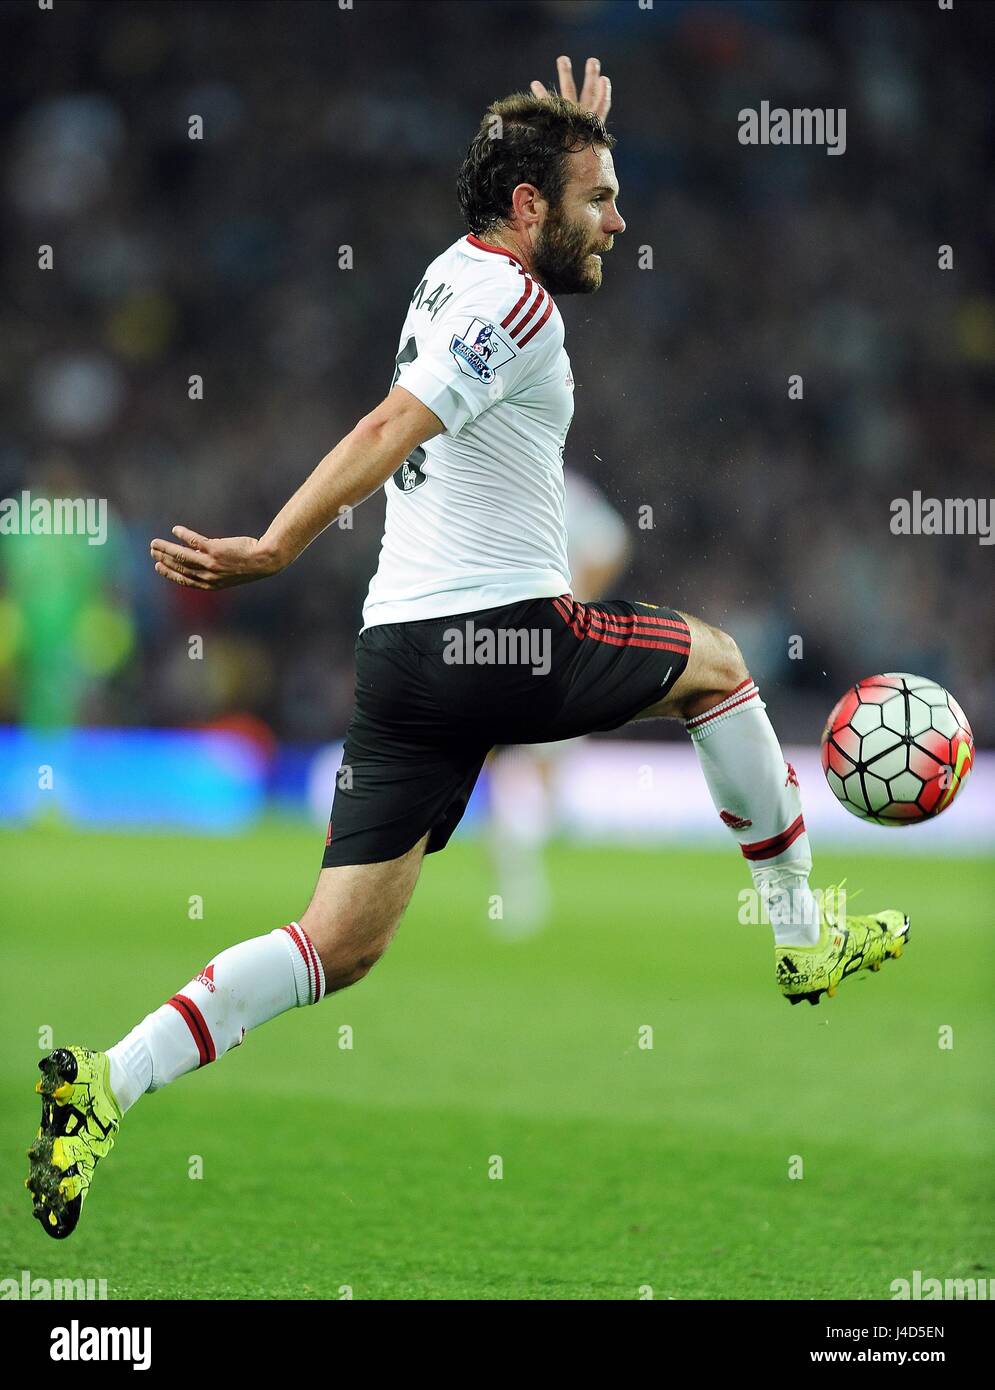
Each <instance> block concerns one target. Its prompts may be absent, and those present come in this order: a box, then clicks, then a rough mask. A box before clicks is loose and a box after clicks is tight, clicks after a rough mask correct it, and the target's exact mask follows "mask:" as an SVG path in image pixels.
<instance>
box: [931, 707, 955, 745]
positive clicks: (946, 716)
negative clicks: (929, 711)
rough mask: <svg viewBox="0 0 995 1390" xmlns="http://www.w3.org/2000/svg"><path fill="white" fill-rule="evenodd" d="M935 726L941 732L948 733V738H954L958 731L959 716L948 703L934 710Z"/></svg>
mask: <svg viewBox="0 0 995 1390" xmlns="http://www.w3.org/2000/svg"><path fill="white" fill-rule="evenodd" d="M933 728H934V729H936V730H937V731H938V732H939V733H941V734H946V736H947V738H953V736H954V734H955V733H956V732H957V716H956V715H955V714H954V712H953V710H952V709H948V707H947V706H946V705H944V706H943V708H942V709H934V710H933Z"/></svg>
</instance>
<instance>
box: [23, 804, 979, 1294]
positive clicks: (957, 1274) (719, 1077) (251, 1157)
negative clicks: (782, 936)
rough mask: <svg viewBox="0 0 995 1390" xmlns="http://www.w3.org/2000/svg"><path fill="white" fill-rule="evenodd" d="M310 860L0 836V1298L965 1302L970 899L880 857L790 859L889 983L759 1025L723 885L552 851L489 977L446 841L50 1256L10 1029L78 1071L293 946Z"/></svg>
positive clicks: (287, 828) (723, 872) (127, 1138)
mask: <svg viewBox="0 0 995 1390" xmlns="http://www.w3.org/2000/svg"><path fill="white" fill-rule="evenodd" d="M902 833H905V832H902ZM908 833H910V834H914V833H915V831H914V830H913V831H910V832H908ZM881 838H882V840H884V839H885V838H886V837H885V836H884V835H883V834H882V837H881ZM319 841H320V835H317V836H316V834H315V832H314V831H313V830H312V829H309V828H302V827H300V826H292V825H281V824H273V823H271V824H267V825H264V826H263V827H261V828H260V829H259V830H257V831H254V832H252V833H251V834H247V835H245V836H242V837H240V838H236V839H203V838H201V839H193V838H189V837H184V836H128V837H124V836H121V837H116V836H110V835H96V834H93V835H83V834H73V833H70V832H68V831H64V830H37V831H32V832H28V833H17V834H14V833H10V832H8V833H5V834H3V835H0V860H2V861H3V863H4V866H5V867H4V871H3V916H4V928H5V929H4V944H3V953H4V962H3V996H4V1009H3V1011H2V1012H3V1019H2V1027H3V1034H2V1044H3V1046H2V1051H0V1088H2V1089H0V1094H2V1101H3V1105H2V1123H0V1146H2V1152H0V1165H2V1175H3V1182H2V1190H0V1234H2V1242H0V1250H2V1252H3V1254H2V1265H0V1277H3V1278H8V1277H11V1276H13V1277H15V1278H18V1279H20V1278H21V1271H22V1270H25V1269H27V1270H30V1271H31V1275H32V1277H38V1276H43V1277H47V1278H50V1279H55V1278H97V1279H101V1278H103V1279H106V1280H107V1284H108V1294H109V1297H111V1298H198V1299H210V1298H235V1299H238V1298H315V1299H318V1298H339V1297H342V1296H344V1290H346V1289H350V1290H351V1291H352V1296H353V1297H355V1298H389V1299H408V1298H418V1299H443V1298H451V1299H493V1298H497V1299H513V1298H528V1299H550V1298H551V1299H578V1298H580V1299H635V1298H638V1297H640V1296H641V1291H643V1292H642V1296H646V1294H645V1290H646V1288H647V1286H648V1288H649V1289H651V1290H652V1296H653V1297H654V1298H658V1299H668V1298H672V1299H687V1298H705V1299H732V1298H758V1299H827V1298H866V1299H882V1298H885V1299H886V1298H888V1297H889V1296H890V1293H889V1285H890V1283H891V1281H892V1280H893V1279H897V1278H911V1277H912V1271H913V1270H914V1269H920V1270H922V1271H923V1273H924V1277H939V1278H947V1277H949V1278H964V1277H971V1276H974V1277H982V1276H984V1277H995V1269H993V1267H992V1259H991V1241H990V1232H991V1196H992V1194H991V1187H990V1183H989V1181H988V1178H987V1176H986V1174H987V1173H988V1172H989V1171H990V1160H991V1140H990V1133H989V1131H988V1127H987V1124H986V1120H985V1116H986V1115H988V1114H989V1113H990V1110H991V1100H992V1096H991V1057H992V1055H993V1050H992V1041H993V1040H992V1019H991V1008H990V1003H991V979H992V972H991V966H992V945H993V933H992V921H991V903H992V902H993V901H995V891H993V890H995V866H993V865H992V863H991V862H987V863H986V862H984V861H982V860H964V859H946V860H941V859H926V858H914V857H905V856H902V857H890V856H887V855H882V856H881V857H869V856H851V857H850V858H849V860H848V861H844V860H843V859H842V858H841V857H840V856H829V855H823V856H821V857H820V859H819V861H818V863H817V877H816V879H815V881H816V882H817V883H828V882H832V881H834V880H836V879H838V878H841V877H843V875H844V874H848V875H849V884H848V887H849V889H850V890H851V892H852V891H853V890H854V889H855V888H856V887H857V886H858V885H863V886H864V892H863V894H862V896H861V897H860V898H859V899H858V900H857V902H856V903H854V904H853V907H852V910H854V911H870V910H872V909H874V908H876V907H878V906H888V905H895V906H905V905H907V907H908V910H909V911H910V912H911V914H912V933H911V942H910V946H909V949H908V950H907V952H906V953H905V955H904V957H903V958H902V959H901V960H900V961H897V962H893V963H892V962H889V963H888V964H886V965H885V967H884V969H883V970H882V971H881V973H880V974H879V975H876V976H871V975H864V976H862V977H860V978H859V979H857V980H854V981H851V982H850V983H848V984H846V985H844V986H843V988H842V989H841V991H840V994H839V996H838V997H837V998H836V999H834V1000H831V1001H829V1000H823V1001H822V1003H821V1004H820V1006H819V1007H818V1008H814V1009H813V1008H810V1007H809V1006H808V1005H807V1004H800V1005H798V1006H797V1007H796V1008H790V1007H789V1006H788V1005H787V1004H786V1003H785V1002H784V1001H783V1000H782V999H781V998H780V996H779V994H778V993H777V991H776V989H775V987H774V981H773V970H772V951H771V947H770V941H769V931H768V929H767V928H765V927H757V926H752V927H747V926H741V925H739V923H738V922H737V907H738V903H737V894H738V891H739V890H740V888H742V887H744V886H745V885H746V884H748V882H749V880H748V877H747V875H746V871H745V869H744V866H743V864H742V863H741V862H738V861H737V858H736V856H735V855H734V854H733V853H732V852H728V853H718V852H715V853H713V852H711V851H707V852H706V851H700V852H698V851H694V850H680V851H675V850H667V851H661V852H659V853H652V852H643V851H635V850H631V851H630V850H623V849H619V848H615V847H612V848H608V847H584V848H582V847H576V846H573V847H568V846H563V845H556V846H554V847H553V848H552V849H551V850H550V854H549V862H550V867H551V871H552V874H553V876H554V881H555V886H556V910H555V915H554V917H553V919H552V921H551V924H550V925H549V927H548V928H547V929H546V930H545V931H544V932H542V933H541V934H539V935H537V936H534V937H532V938H530V939H528V940H525V941H520V942H515V943H509V942H506V941H503V940H501V939H499V938H497V937H495V935H494V934H493V932H492V931H491V929H490V927H489V923H488V908H489V900H490V895H491V894H492V893H493V892H495V891H496V888H495V884H494V881H493V875H492V873H491V871H490V869H489V867H488V861H487V859H486V857H485V854H484V852H483V849H482V847H481V846H480V845H478V844H477V843H475V842H474V841H471V840H469V839H466V840H463V841H460V840H457V841H456V842H454V844H453V845H451V846H450V847H449V849H448V850H446V852H445V853H443V854H441V855H434V856H432V857H431V858H430V859H429V860H428V861H427V862H426V866H425V869H424V872H423V875H422V880H421V883H420V885H419V887H418V890H417V892H416V894H415V898H414V901H413V903H412V906H411V908H410V909H409V911H408V914H407V916H406V918H405V920H404V922H403V924H402V926H401V929H400V932H399V934H398V937H397V939H396V940H395V942H394V944H393V946H392V947H391V949H390V950H389V951H388V953H387V955H386V956H385V958H384V959H383V961H381V963H380V964H379V965H378V966H377V967H376V969H375V970H374V971H373V972H372V974H371V975H370V976H369V977H368V978H367V979H366V980H364V981H363V982H362V983H361V984H359V985H357V986H355V987H353V988H352V989H350V990H347V991H345V992H343V993H341V994H338V995H336V996H333V997H332V998H331V999H329V1000H326V1001H325V1002H323V1003H322V1004H321V1005H320V1006H319V1007H318V1008H317V1009H301V1010H297V1011H295V1012H294V1013H292V1014H290V1015H287V1016H285V1017H283V1018H281V1019H278V1020H276V1021H275V1022H274V1023H272V1024H270V1025H268V1026H267V1027H265V1028H262V1029H260V1030H258V1031H256V1032H254V1033H252V1034H251V1035H250V1036H249V1038H248V1039H247V1040H246V1043H245V1045H244V1046H243V1047H241V1048H239V1049H237V1050H236V1051H235V1052H233V1053H231V1054H229V1055H228V1056H227V1057H226V1058H224V1059H223V1060H222V1061H221V1062H220V1063H219V1064H217V1065H215V1066H212V1067H209V1068H207V1069H206V1070H205V1071H203V1072H201V1073H200V1074H197V1075H193V1076H189V1077H185V1078H184V1079H183V1080H181V1081H180V1082H178V1083H177V1084H176V1085H175V1086H173V1087H170V1088H169V1089H167V1090H166V1091H163V1092H160V1093H158V1094H155V1095H152V1096H147V1097H145V1098H143V1099H142V1100H141V1101H140V1102H139V1103H138V1105H137V1106H136V1107H135V1109H134V1110H132V1111H131V1112H130V1113H129V1115H128V1116H127V1117H126V1119H125V1122H124V1124H123V1126H122V1131H121V1134H120V1137H119V1139H118V1143H117V1146H116V1148H115V1150H114V1152H113V1154H111V1156H110V1157H109V1158H108V1159H107V1160H106V1161H105V1162H104V1163H103V1164H102V1165H101V1167H100V1169H99V1170H98V1173H97V1180H96V1183H95V1186H94V1189H93V1192H92V1194H91V1196H90V1198H89V1199H88V1201H87V1203H86V1206H85V1208H84V1213H83V1220H82V1223H81V1225H80V1229H79V1231H78V1232H77V1233H76V1235H74V1236H73V1237H72V1238H71V1239H70V1240H69V1241H67V1242H65V1243H63V1244H57V1243H56V1242H54V1241H50V1240H48V1239H47V1238H46V1237H45V1235H44V1233H43V1232H42V1231H41V1229H40V1227H39V1226H38V1225H37V1223H35V1222H34V1221H32V1220H31V1218H30V1214H29V1213H30V1200H29V1198H28V1195H27V1192H26V1191H25V1189H24V1188H23V1186H22V1183H23V1179H24V1176H25V1174H26V1171H27V1160H26V1157H25V1150H26V1148H27V1146H28V1143H29V1142H30V1139H31V1137H32V1135H33V1133H34V1129H35V1126H36V1124H37V1116H38V1102H37V1098H36V1097H35V1096H34V1094H33V1092H32V1088H33V1084H34V1079H35V1063H36V1060H37V1057H38V1056H39V1055H40V1049H39V1042H38V1039H39V1030H40V1029H42V1028H43V1027H45V1026H46V1025H47V1026H50V1027H51V1028H52V1029H53V1032H54V1037H55V1042H56V1043H59V1042H83V1043H85V1044H87V1045H89V1046H94V1047H101V1048H102V1047H107V1046H109V1045H110V1044H111V1043H112V1042H114V1041H116V1040H117V1039H118V1038H119V1037H120V1036H121V1035H122V1034H123V1033H124V1032H126V1031H127V1029H128V1028H129V1027H130V1026H131V1025H132V1024H133V1023H134V1022H136V1021H137V1020H138V1019H139V1018H140V1017H142V1016H143V1015H144V1014H145V1013H147V1012H148V1011H149V1010H150V1009H152V1008H153V1007H155V1006H156V1005H158V1004H159V1003H161V1002H162V1001H163V1000H164V999H165V998H167V997H168V996H169V995H170V994H172V993H173V992H174V991H175V990H176V989H178V988H180V987H181V986H182V985H183V984H184V983H185V982H186V981H187V980H189V979H190V978H191V977H192V976H193V975H194V974H196V973H197V971H198V970H199V969H200V968H201V967H202V966H203V965H204V964H205V963H206V962H207V961H208V960H209V959H210V958H211V956H212V955H213V954H215V953H216V952H217V951H218V950H220V949H221V948H222V947H224V946H226V945H229V944H231V943H233V942H235V941H238V940H240V939H242V938H244V937H247V936H253V935H258V934H259V933H261V932H263V931H268V930H270V929H272V928H273V927H274V926H278V925H280V924H281V923H282V922H285V921H287V920H288V919H289V918H291V917H294V916H297V915H299V914H300V913H301V912H302V911H303V908H304V907H305V905H306V902H307V898H308V895H309V892H310V888H311V885H312V882H313V879H314V876H315V874H316V871H317V861H318V859H319V857H320V849H321V845H320V843H319ZM193 894H199V895H201V896H202V897H203V900H204V916H203V920H193V921H191V920H190V918H189V917H188V899H189V898H190V896H191V895H193ZM342 1025H348V1027H349V1028H351V1030H352V1036H353V1047H352V1049H351V1050H346V1049H343V1048H342V1047H340V1045H339V1043H340V1032H339V1030H340V1028H341V1026H342ZM645 1025H649V1026H650V1027H652V1029H653V1044H654V1045H653V1047H652V1049H651V1050H650V1049H645V1048H641V1047H640V1046H639V1036H640V1032H639V1030H640V1028H642V1027H644V1026H645ZM944 1026H948V1027H949V1028H951V1029H952V1030H953V1047H952V1048H950V1049H944V1048H941V1047H940V1046H939V1038H940V1029H941V1028H942V1027H944ZM795 1155H797V1156H800V1158H801V1159H802V1162H803V1173H804V1176H803V1177H801V1178H800V1179H799V1178H794V1179H792V1178H790V1177H789V1165H790V1164H791V1162H792V1157H793V1156H795ZM194 1156H199V1158H200V1160H201V1161H202V1165H203V1176H202V1177H200V1178H196V1177H191V1176H190V1172H191V1164H192V1162H193V1161H194ZM495 1156H497V1157H499V1158H500V1160H501V1163H502V1165H503V1176H502V1177H500V1178H495V1177H492V1176H490V1175H489V1174H490V1173H491V1172H492V1171H493V1170H494V1168H495V1166H496V1165H495Z"/></svg>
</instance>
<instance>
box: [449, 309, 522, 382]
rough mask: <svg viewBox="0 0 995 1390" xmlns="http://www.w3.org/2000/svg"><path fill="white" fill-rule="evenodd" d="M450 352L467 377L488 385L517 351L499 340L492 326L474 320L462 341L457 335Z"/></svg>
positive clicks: (454, 337)
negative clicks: (498, 370) (499, 368)
mask: <svg viewBox="0 0 995 1390" xmlns="http://www.w3.org/2000/svg"><path fill="white" fill-rule="evenodd" d="M449 351H450V352H451V353H452V355H453V356H454V357H455V358H456V365H457V366H458V367H459V369H460V371H461V372H463V373H464V375H466V376H475V377H476V378H477V380H478V381H482V382H484V383H485V384H489V383H490V382H492V381H493V380H494V375H495V373H496V372H497V369H498V367H502V366H504V364H505V362H510V361H511V359H512V358H513V357H514V356H515V349H514V348H513V347H512V346H511V345H510V344H509V343H506V342H505V340H504V339H503V338H501V337H499V336H498V332H497V329H496V328H495V327H494V325H493V324H492V323H485V322H484V320H483V319H471V320H470V325H469V327H468V328H467V329H466V332H465V333H463V335H462V337H461V336H460V334H459V333H454V334H453V340H452V342H451V343H450V344H449Z"/></svg>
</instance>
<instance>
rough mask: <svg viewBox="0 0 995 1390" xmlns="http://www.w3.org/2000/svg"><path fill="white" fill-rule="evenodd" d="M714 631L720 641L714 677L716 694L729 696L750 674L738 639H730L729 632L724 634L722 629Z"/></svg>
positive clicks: (717, 645) (717, 646)
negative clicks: (737, 641)
mask: <svg viewBox="0 0 995 1390" xmlns="http://www.w3.org/2000/svg"><path fill="white" fill-rule="evenodd" d="M714 631H715V636H716V638H717V639H718V641H717V644H716V657H715V669H714V676H713V679H714V683H715V693H716V694H717V695H728V694H729V693H730V691H732V690H735V689H736V687H737V686H738V685H742V683H743V681H745V680H746V679H747V677H748V676H749V674H750V673H749V671H748V670H747V669H746V662H745V661H744V660H743V653H742V652H741V651H740V650H739V646H738V645H737V643H736V639H735V638H734V637H730V636H729V634H728V632H723V631H722V629H721V628H715V629H714Z"/></svg>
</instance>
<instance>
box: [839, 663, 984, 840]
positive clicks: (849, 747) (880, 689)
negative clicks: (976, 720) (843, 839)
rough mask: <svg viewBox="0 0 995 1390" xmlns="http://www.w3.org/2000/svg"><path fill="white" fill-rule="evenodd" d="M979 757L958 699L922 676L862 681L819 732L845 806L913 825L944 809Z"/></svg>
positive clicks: (894, 674)
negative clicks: (975, 754)
mask: <svg viewBox="0 0 995 1390" xmlns="http://www.w3.org/2000/svg"><path fill="white" fill-rule="evenodd" d="M973 762H974V735H973V734H972V733H971V726H970V724H969V723H968V722H967V718H966V716H965V714H964V711H963V710H962V709H961V707H960V705H959V704H958V703H957V701H956V700H955V699H954V697H953V696H952V695H951V694H950V693H949V691H946V690H944V689H943V687H942V685H937V684H936V682H935V681H931V680H927V679H926V678H924V677H923V676H910V675H907V674H906V673H905V672H901V671H890V672H887V673H886V674H885V675H883V676H868V678H867V679H866V680H862V681H858V682H857V684H856V685H855V686H852V687H851V689H849V690H848V691H847V692H846V694H845V695H844V696H843V697H842V699H840V700H839V701H838V702H837V704H836V706H835V708H834V709H833V712H832V714H830V716H829V719H828V720H827V722H826V727H825V729H824V731H823V734H822V766H823V769H824V771H825V774H826V780H827V781H828V783H829V785H830V787H831V788H832V789H833V792H834V793H835V795H836V796H837V798H838V799H839V800H840V801H841V802H842V804H843V805H844V806H845V807H846V809H847V810H848V811H852V812H853V814H854V815H855V816H859V817H860V818H861V820H869V821H873V822H874V823H875V824H876V825H913V824H915V823H916V822H917V821H924V820H930V819H931V818H932V817H933V816H938V815H939V814H940V812H941V811H945V810H946V809H947V807H948V806H949V805H950V803H951V802H952V801H953V799H954V797H955V796H956V795H957V793H958V792H959V791H960V789H961V787H962V786H963V785H964V782H965V781H966V779H967V775H968V773H969V772H970V770H971V765H972V763H973Z"/></svg>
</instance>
